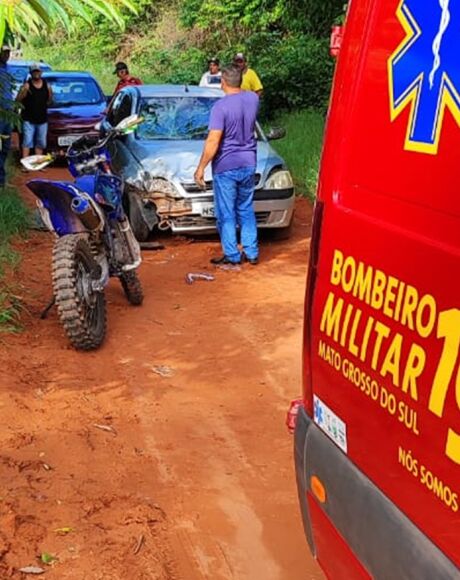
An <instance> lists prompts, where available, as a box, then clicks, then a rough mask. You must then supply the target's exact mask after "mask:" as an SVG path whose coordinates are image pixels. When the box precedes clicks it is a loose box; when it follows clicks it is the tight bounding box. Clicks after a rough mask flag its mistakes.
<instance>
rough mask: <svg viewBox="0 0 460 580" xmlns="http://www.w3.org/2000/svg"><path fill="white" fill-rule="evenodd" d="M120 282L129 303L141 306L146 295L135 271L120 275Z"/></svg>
mask: <svg viewBox="0 0 460 580" xmlns="http://www.w3.org/2000/svg"><path fill="white" fill-rule="evenodd" d="M120 282H121V286H122V288H123V291H124V293H125V296H126V298H127V299H128V302H129V303H130V304H132V305H133V306H140V305H141V304H142V302H143V301H144V293H143V292H142V286H141V283H140V280H139V278H138V277H137V273H136V272H135V271H134V270H130V271H129V272H123V273H122V274H120Z"/></svg>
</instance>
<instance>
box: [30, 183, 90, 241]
mask: <svg viewBox="0 0 460 580" xmlns="http://www.w3.org/2000/svg"><path fill="white" fill-rule="evenodd" d="M27 187H28V188H29V189H30V190H31V191H32V192H33V193H34V194H35V195H36V196H37V197H38V199H39V200H40V204H39V207H40V212H41V213H42V215H43V214H45V215H46V214H47V217H48V220H49V223H47V225H48V226H49V225H50V224H51V225H52V229H53V230H54V231H55V232H56V234H57V235H58V236H66V235H68V234H78V233H85V232H87V229H86V228H85V226H84V225H83V223H82V222H81V220H80V218H79V217H78V215H77V214H76V213H74V212H73V211H72V209H71V203H72V199H73V198H74V197H78V196H80V195H85V196H87V197H89V195H88V194H87V193H86V192H84V191H82V190H80V189H79V188H77V187H76V186H75V185H74V184H73V183H70V182H59V183H57V182H55V181H50V180H48V179H33V180H32V181H29V182H28V183H27ZM48 220H46V221H45V223H46V222H48Z"/></svg>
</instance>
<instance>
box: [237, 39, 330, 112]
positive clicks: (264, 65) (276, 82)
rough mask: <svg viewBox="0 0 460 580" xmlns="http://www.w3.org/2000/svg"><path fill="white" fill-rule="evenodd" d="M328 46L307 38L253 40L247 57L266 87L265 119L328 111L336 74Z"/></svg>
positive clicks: (321, 40)
mask: <svg viewBox="0 0 460 580" xmlns="http://www.w3.org/2000/svg"><path fill="white" fill-rule="evenodd" d="M328 46H329V45H328V41H326V40H323V39H317V38H314V37H311V36H307V35H301V36H291V37H287V38H280V37H278V38H276V37H273V35H272V39H267V38H253V39H251V43H250V45H249V46H248V53H249V54H250V55H253V56H251V60H252V62H253V63H254V68H256V70H257V72H258V74H259V76H260V77H261V79H262V82H263V84H264V87H265V92H264V99H263V104H264V112H265V116H268V117H271V116H273V114H275V113H276V112H277V111H280V110H283V109H285V110H291V109H302V108H315V109H318V110H321V111H325V109H326V107H327V102H328V98H329V92H330V88H331V80H332V73H333V63H332V61H331V59H330V57H329V54H328ZM259 47H261V48H262V50H260V51H259Z"/></svg>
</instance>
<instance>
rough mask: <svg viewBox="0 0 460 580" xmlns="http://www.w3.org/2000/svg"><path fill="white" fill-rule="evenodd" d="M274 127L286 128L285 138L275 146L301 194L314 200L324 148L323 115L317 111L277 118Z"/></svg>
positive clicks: (298, 112)
mask: <svg viewBox="0 0 460 580" xmlns="http://www.w3.org/2000/svg"><path fill="white" fill-rule="evenodd" d="M271 125H278V126H280V127H284V128H285V129H286V137H285V138H284V139H282V140H280V141H273V147H274V148H275V149H276V151H277V152H278V153H279V154H280V155H281V156H282V157H283V158H284V160H285V161H286V165H287V166H288V167H289V169H290V171H291V173H292V175H293V178H294V184H295V186H296V191H297V193H298V194H300V195H306V196H307V197H308V198H309V199H310V200H311V201H314V199H315V195H316V184H317V182H318V169H319V161H320V157H321V148H322V143H323V133H324V116H323V115H322V114H321V113H319V112H318V111H308V110H307V111H305V110H304V111H296V112H290V113H284V114H282V115H280V116H278V117H276V119H275V121H274V122H272V123H271Z"/></svg>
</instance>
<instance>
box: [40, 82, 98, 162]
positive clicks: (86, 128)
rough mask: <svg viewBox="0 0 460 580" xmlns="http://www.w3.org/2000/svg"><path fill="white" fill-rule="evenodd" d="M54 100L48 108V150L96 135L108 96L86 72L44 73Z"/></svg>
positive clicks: (59, 149) (61, 149)
mask: <svg viewBox="0 0 460 580" xmlns="http://www.w3.org/2000/svg"><path fill="white" fill-rule="evenodd" d="M42 76H43V78H44V79H46V81H47V82H48V83H49V84H50V85H51V88H52V91H53V103H52V104H51V106H50V108H49V109H48V151H54V152H56V151H65V150H66V149H67V147H68V146H69V145H70V144H71V143H72V142H73V141H75V139H78V137H81V136H82V135H94V136H97V135H98V134H99V132H98V131H97V130H96V129H95V125H96V124H97V123H99V122H100V121H101V120H102V119H103V117H104V111H105V108H106V106H107V99H106V97H105V96H104V93H103V92H102V89H101V87H100V86H99V84H98V82H97V81H96V79H95V78H94V77H93V76H92V75H91V74H90V73H87V72H67V71H66V72H59V71H50V72H44V73H43V75H42Z"/></svg>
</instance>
